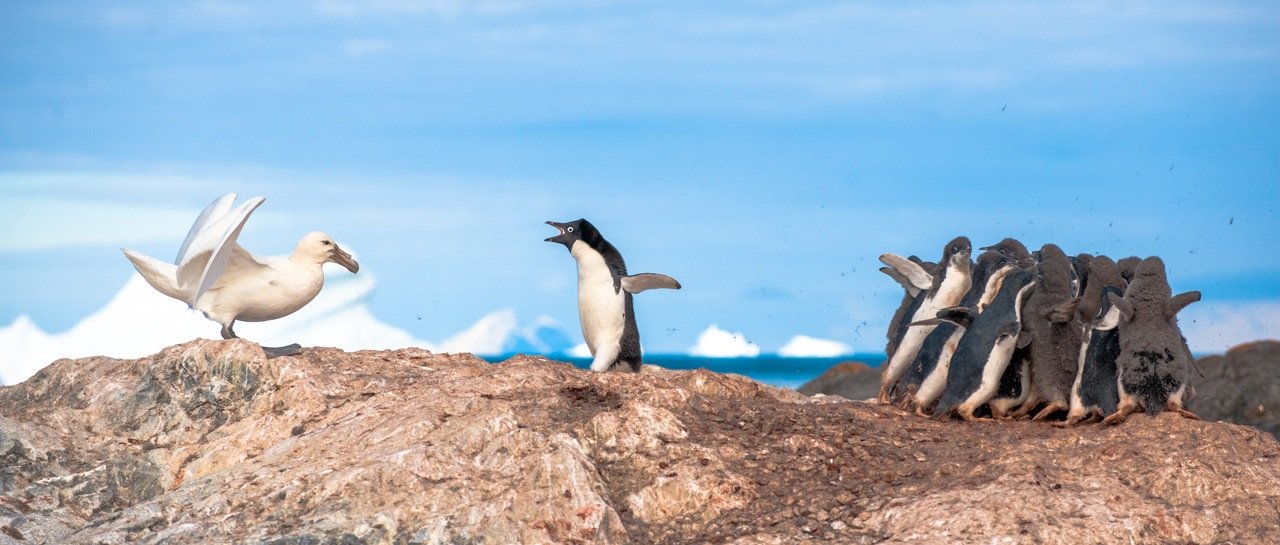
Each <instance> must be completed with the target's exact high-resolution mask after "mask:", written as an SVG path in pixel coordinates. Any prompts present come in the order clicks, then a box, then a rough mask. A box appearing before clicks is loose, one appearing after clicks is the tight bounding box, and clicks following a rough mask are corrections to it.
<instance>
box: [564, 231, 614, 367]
mask: <svg viewBox="0 0 1280 545" xmlns="http://www.w3.org/2000/svg"><path fill="white" fill-rule="evenodd" d="M569 251H570V253H571V254H572V255H573V257H574V259H575V260H577V262H578V321H579V322H580V323H581V324H582V337H583V340H585V341H586V342H587V348H589V349H591V353H592V354H595V353H596V349H597V348H599V347H601V346H605V345H608V344H618V343H619V342H620V341H621V339H622V331H623V328H625V327H626V317H625V316H624V313H625V311H626V293H625V292H623V291H622V290H620V289H619V290H617V291H614V288H613V274H612V273H611V272H610V271H609V265H608V264H607V263H605V261H604V256H601V255H600V253H599V252H596V251H595V250H593V249H591V247H590V246H587V245H586V244H585V243H583V242H581V241H578V242H574V243H573V248H571V249H570V250H569Z"/></svg>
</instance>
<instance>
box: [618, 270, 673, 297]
mask: <svg viewBox="0 0 1280 545" xmlns="http://www.w3.org/2000/svg"><path fill="white" fill-rule="evenodd" d="M654 288H666V289H669V290H678V289H680V283H679V282H677V281H676V279H674V278H671V277H670V276H667V275H665V274H658V273H640V274H633V275H631V276H624V277H622V289H624V290H627V293H640V292H642V291H645V290H651V289H654Z"/></svg>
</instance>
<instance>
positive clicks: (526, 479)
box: [0, 341, 1280, 545]
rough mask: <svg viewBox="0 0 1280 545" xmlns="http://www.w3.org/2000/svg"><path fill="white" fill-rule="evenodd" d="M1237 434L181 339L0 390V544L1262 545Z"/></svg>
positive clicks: (555, 367)
mask: <svg viewBox="0 0 1280 545" xmlns="http://www.w3.org/2000/svg"><path fill="white" fill-rule="evenodd" d="M1277 520H1280V444H1277V442H1276V440H1275V439H1274V438H1273V437H1271V436H1269V435H1266V434H1263V433H1260V432H1258V431H1256V430H1253V429H1251V428H1246V427H1242V426H1237V425H1233V424H1226V423H1207V422H1197V421H1192V420H1187V419H1184V418H1181V417H1179V416H1177V415H1173V414H1161V415H1159V416H1157V417H1154V418H1148V417H1145V416H1143V417H1137V418H1132V419H1130V421H1129V422H1127V423H1125V424H1124V425H1121V426H1118V427H1097V426H1085V427H1079V428H1073V429H1058V428H1056V427H1053V426H1050V425H1045V424H1038V423H1030V422H1006V423H999V424H989V423H961V422H941V421H935V420H925V419H920V418H917V417H915V416H913V415H908V414H906V413H904V412H902V411H899V410H896V409H893V408H886V407H878V406H873V405H867V404H864V403H859V402H847V401H839V400H836V399H834V398H822V399H820V400H813V399H810V398H806V397H804V396H801V395H799V394H797V393H795V392H791V391H788V390H782V389H776V388H771V387H768V386H763V385H760V384H757V383H755V382H752V381H750V380H748V379H746V378H743V377H738V376H733V375H720V374H715V373H711V372H707V371H665V370H660V369H653V368H646V370H645V372H644V373H642V374H640V375H634V374H626V373H610V374H593V373H590V372H587V371H583V370H579V369H576V368H574V367H572V366H570V365H568V364H564V363H558V362H552V361H548V360H544V359H541V358H527V357H517V358H514V359H512V360H509V361H506V362H503V363H501V364H497V365H490V364H487V363H485V362H483V361H482V360H480V359H478V358H475V357H472V356H469V355H437V354H431V353H429V352H426V351H422V350H416V349H407V350H397V351H386V352H380V351H365V352H355V353H344V352H342V351H339V350H335V349H307V350H305V351H304V352H303V354H302V355H301V356H298V357H286V358H278V359H273V360H266V359H265V358H264V357H263V354H262V352H261V350H260V349H259V348H258V347H257V346H256V345H253V344H251V343H248V342H244V341H217V342H215V341H193V342H190V343H187V344H183V345H179V346H174V347H170V348H169V349H166V350H165V351H163V352H161V353H159V354H156V355H154V356H152V357H149V358H144V359H140V360H134V361H124V360H112V359H107V358H88V359H82V360H60V361H58V362H55V363H54V364H53V365H52V366H50V367H49V368H47V369H45V370H44V371H41V372H40V373H38V374H37V375H36V376H35V377H33V378H32V379H31V380H29V381H27V382H25V383H23V384H20V385H17V386H11V387H7V388H3V389H0V545H10V544H31V543H73V544H74V543H86V544H87V543H174V544H183V543H272V544H276V545H286V544H292V545H303V544H316V545H321V544H328V543H334V544H339V543H340V544H347V543H351V544H356V543H406V544H407V543H431V544H445V543H449V544H452V543H737V544H748V543H750V544H756V543H759V544H766V543H804V542H817V541H839V542H844V543H944V542H945V543H983V544H986V543H1220V542H1233V543H1276V542H1280V524H1277Z"/></svg>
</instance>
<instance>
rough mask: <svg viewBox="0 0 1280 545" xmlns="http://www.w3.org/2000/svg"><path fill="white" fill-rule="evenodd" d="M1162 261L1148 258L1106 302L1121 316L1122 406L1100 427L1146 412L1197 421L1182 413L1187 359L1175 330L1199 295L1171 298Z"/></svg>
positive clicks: (1119, 367) (1119, 372) (1119, 379)
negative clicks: (1121, 294) (1180, 316)
mask: <svg viewBox="0 0 1280 545" xmlns="http://www.w3.org/2000/svg"><path fill="white" fill-rule="evenodd" d="M1172 292H1173V290H1172V289H1170V287H1169V280H1168V278H1167V277H1166V276H1165V268H1164V261H1161V259H1160V258H1159V257H1154V256H1153V257H1148V258H1146V259H1144V260H1142V262H1141V263H1139V264H1138V266H1137V267H1135V268H1134V273H1133V280H1131V281H1130V282H1129V286H1128V287H1127V288H1126V289H1125V292H1124V297H1117V296H1116V295H1115V294H1112V295H1111V296H1110V300H1111V303H1112V305H1113V308H1112V312H1117V313H1119V322H1118V326H1117V327H1118V329H1119V331H1120V354H1119V356H1117V357H1116V371H1117V375H1118V377H1117V385H1118V387H1119V390H1120V404H1119V406H1118V407H1117V408H1116V412H1114V413H1112V414H1111V415H1109V416H1107V417H1106V418H1105V419H1103V420H1102V423H1103V424H1119V423H1121V422H1124V420H1125V418H1127V417H1128V415H1129V414H1131V413H1133V412H1135V411H1137V410H1138V409H1145V410H1146V412H1147V414H1151V415H1154V414H1156V413H1159V412H1160V411H1162V410H1165V409H1168V410H1170V411H1173V412H1176V413H1178V414H1180V415H1182V416H1184V417H1187V418H1195V419H1199V417H1197V416H1196V415H1195V413H1192V412H1191V411H1188V410H1186V409H1185V408H1184V407H1183V396H1184V395H1185V394H1186V391H1187V376H1188V374H1189V373H1190V369H1191V354H1190V352H1189V351H1188V350H1186V347H1185V343H1184V342H1183V340H1182V334H1181V332H1180V331H1179V330H1178V318H1177V316H1178V312H1179V311H1181V310H1182V309H1183V308H1186V306H1187V305H1190V304H1191V303H1194V302H1196V301H1199V300H1200V292H1198V291H1189V292H1185V293H1180V294H1178V295H1176V296H1171V295H1170V294H1171V293H1172Z"/></svg>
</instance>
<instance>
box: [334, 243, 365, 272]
mask: <svg viewBox="0 0 1280 545" xmlns="http://www.w3.org/2000/svg"><path fill="white" fill-rule="evenodd" d="M329 261H332V262H334V263H337V264H339V265H342V266H343V267H345V268H346V269H347V270H348V271H351V272H352V273H356V272H359V271H360V264H359V263H356V260H355V259H352V258H351V254H349V253H347V252H345V251H343V249H342V248H339V247H338V245H337V243H334V245H333V250H330V251H329Z"/></svg>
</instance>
